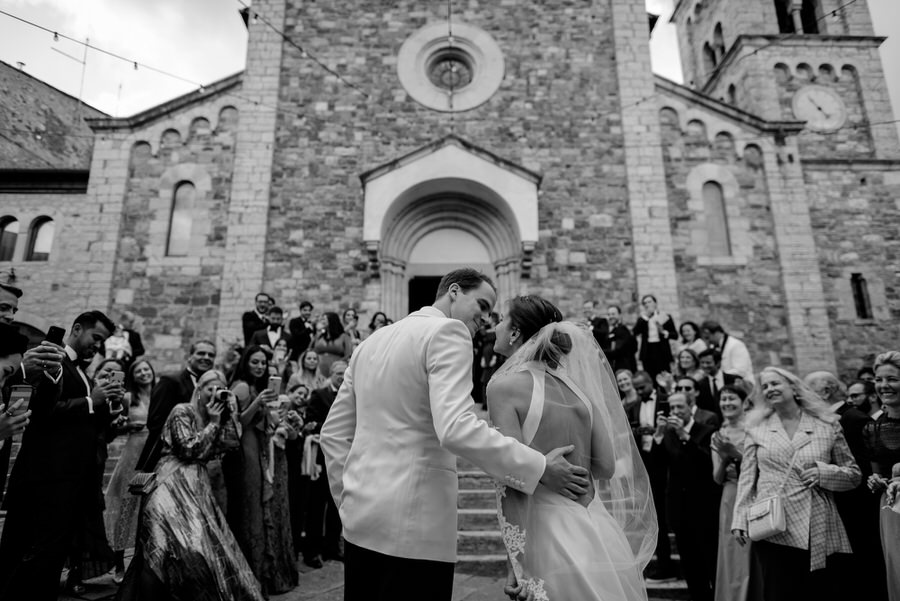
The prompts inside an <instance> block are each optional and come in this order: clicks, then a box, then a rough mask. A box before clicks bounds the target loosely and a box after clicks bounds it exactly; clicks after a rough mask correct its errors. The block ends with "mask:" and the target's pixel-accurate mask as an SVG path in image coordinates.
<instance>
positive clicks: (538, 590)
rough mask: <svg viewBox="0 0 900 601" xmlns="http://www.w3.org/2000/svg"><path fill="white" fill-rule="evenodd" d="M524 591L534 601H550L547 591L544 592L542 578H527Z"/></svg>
mask: <svg viewBox="0 0 900 601" xmlns="http://www.w3.org/2000/svg"><path fill="white" fill-rule="evenodd" d="M525 590H526V591H528V592H530V593H531V594H532V595H533V597H532V598H533V599H534V601H550V597H548V596H547V591H545V590H544V579H543V578H528V579H527V580H525Z"/></svg>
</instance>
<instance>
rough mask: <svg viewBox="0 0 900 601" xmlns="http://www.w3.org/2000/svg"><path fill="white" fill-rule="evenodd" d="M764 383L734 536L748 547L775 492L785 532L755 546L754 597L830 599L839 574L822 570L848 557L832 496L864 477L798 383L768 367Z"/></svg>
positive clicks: (750, 423) (830, 420) (747, 448)
mask: <svg viewBox="0 0 900 601" xmlns="http://www.w3.org/2000/svg"><path fill="white" fill-rule="evenodd" d="M759 381H760V387H759V398H758V399H757V401H756V408H755V409H754V410H753V411H751V412H750V414H749V415H748V417H747V437H746V439H745V442H744V458H743V461H742V465H741V475H740V479H739V480H738V489H737V500H736V503H735V509H734V519H733V520H732V525H731V528H732V534H733V535H734V536H735V538H736V539H737V540H738V542H739V543H740V544H746V543H747V541H748V536H747V531H748V512H749V509H750V506H751V505H753V503H754V502H755V501H757V500H761V499H764V498H766V497H769V496H772V495H775V494H780V496H781V499H782V504H783V507H784V515H785V521H786V525H787V529H786V530H785V531H784V532H783V533H780V534H775V535H773V536H771V537H769V538H768V539H766V540H762V541H754V543H753V545H752V546H751V551H750V552H751V555H752V556H753V558H754V563H755V565H756V566H758V571H755V573H752V574H751V580H750V596H751V597H753V596H755V595H756V594H758V593H759V592H761V595H762V598H763V599H765V600H766V601H782V600H785V601H786V600H789V599H816V600H817V601H822V600H824V599H832V598H834V597H835V594H836V592H837V591H838V586H837V577H838V576H839V570H835V569H829V570H825V565H826V558H828V557H829V556H830V555H834V554H835V553H850V552H851V549H850V542H849V540H848V539H847V532H846V531H845V530H844V524H843V523H842V522H841V518H840V516H839V515H838V512H837V508H836V506H835V504H834V498H833V493H834V492H840V491H845V490H851V489H853V488H855V487H856V486H857V485H858V484H859V481H860V479H861V478H862V474H861V473H860V470H859V467H858V466H857V465H856V462H855V461H854V459H853V455H852V454H851V453H850V449H849V447H848V446H847V441H846V440H844V435H843V433H842V431H841V427H840V425H839V424H838V423H837V420H838V417H837V415H835V414H834V413H833V412H832V411H831V409H830V408H829V407H828V405H826V404H825V402H824V401H822V399H821V398H819V397H818V396H817V395H816V394H815V393H814V392H813V391H812V390H810V389H809V388H808V387H807V386H806V385H805V384H804V383H803V382H802V381H801V380H800V379H799V378H797V377H796V376H795V375H793V374H792V373H790V372H788V371H785V370H783V369H781V368H778V367H767V368H765V369H764V370H763V371H762V373H761V374H760V378H759ZM782 483H784V486H783V488H782ZM828 563H829V564H830V563H831V562H830V561H829V562H828Z"/></svg>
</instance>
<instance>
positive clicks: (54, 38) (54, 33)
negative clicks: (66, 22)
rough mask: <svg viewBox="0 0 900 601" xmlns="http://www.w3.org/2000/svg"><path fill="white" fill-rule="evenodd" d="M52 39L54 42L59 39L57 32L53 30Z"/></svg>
mask: <svg viewBox="0 0 900 601" xmlns="http://www.w3.org/2000/svg"><path fill="white" fill-rule="evenodd" d="M53 41H54V42H58V41H59V34H58V33H56V32H55V31H54V32H53Z"/></svg>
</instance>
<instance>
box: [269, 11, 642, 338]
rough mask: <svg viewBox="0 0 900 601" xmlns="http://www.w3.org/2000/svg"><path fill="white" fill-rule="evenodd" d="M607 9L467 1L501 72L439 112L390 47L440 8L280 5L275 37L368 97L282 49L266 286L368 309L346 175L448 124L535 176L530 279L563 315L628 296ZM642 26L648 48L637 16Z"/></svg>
mask: <svg viewBox="0 0 900 601" xmlns="http://www.w3.org/2000/svg"><path fill="white" fill-rule="evenodd" d="M619 4H623V3H619ZM641 12H642V11H641ZM611 17H612V14H611V10H610V7H609V4H608V3H603V2H601V3H596V2H593V3H592V2H586V1H576V2H569V3H566V5H565V6H562V5H560V4H556V3H553V4H552V5H548V3H540V4H538V3H533V4H526V5H522V4H516V5H512V4H503V3H483V2H472V3H469V4H467V5H466V8H465V10H462V9H460V10H458V13H457V14H456V15H455V17H454V18H456V19H459V20H462V21H465V22H467V23H470V24H473V25H477V26H479V27H482V28H484V29H486V30H487V31H489V33H490V34H491V35H492V36H493V37H494V38H495V39H496V41H497V42H498V43H499V45H500V47H501V48H502V49H503V52H504V54H505V61H506V75H505V79H504V81H503V83H502V85H501V87H500V90H499V91H498V92H497V93H496V95H495V96H494V97H493V98H491V99H490V100H489V101H488V102H486V103H485V104H484V105H482V106H480V107H478V108H475V109H473V110H470V111H467V112H464V113H460V114H456V115H454V116H452V117H451V116H450V115H449V114H446V113H438V112H435V111H432V110H428V109H426V108H424V107H422V106H420V105H418V104H417V103H416V102H414V101H413V100H411V99H410V98H409V97H408V96H407V94H406V93H405V91H404V89H403V88H402V87H401V85H400V83H399V80H398V77H397V72H396V56H397V50H398V48H399V47H400V45H401V44H402V43H403V41H404V40H405V39H406V38H407V37H408V36H409V35H410V34H412V33H413V32H414V31H416V30H417V29H418V28H420V27H421V26H423V25H425V24H428V23H433V22H442V21H446V18H447V16H446V11H445V7H444V6H443V5H442V6H440V7H438V6H434V7H430V8H427V7H424V6H423V5H422V4H421V3H417V2H412V1H405V2H398V3H395V4H393V5H390V6H386V5H385V4H384V3H383V2H353V3H346V2H344V3H340V2H339V3H328V4H312V3H299V2H297V3H292V4H291V5H290V6H288V8H287V13H286V17H285V26H286V28H287V29H286V33H287V34H288V35H289V36H290V37H292V38H294V39H297V40H303V43H304V45H305V47H306V48H307V49H308V50H309V52H310V53H312V54H313V55H315V56H316V57H317V58H318V59H319V60H321V61H322V62H324V63H325V64H326V65H328V66H329V67H331V68H333V69H335V70H336V71H338V72H339V73H341V74H342V75H343V76H344V77H345V78H347V79H348V80H349V81H351V82H353V84H354V85H356V86H358V87H359V88H361V89H362V90H365V91H366V93H368V94H369V95H370V97H369V98H366V97H364V96H363V95H361V94H359V93H357V92H355V91H354V90H352V89H350V88H348V87H347V86H345V85H343V84H342V83H341V82H340V81H338V80H337V79H336V78H335V77H333V76H329V75H328V74H326V73H325V72H324V71H323V70H321V69H320V68H319V67H317V66H316V65H314V64H313V63H312V62H311V61H310V60H308V59H306V58H305V57H303V56H302V55H301V53H300V52H299V51H298V50H297V49H296V48H293V47H291V46H288V45H285V46H284V48H283V61H282V64H281V91H280V98H279V107H280V111H279V116H278V127H277V134H276V140H277V143H276V146H275V154H274V166H273V170H272V182H271V206H270V208H269V215H268V222H269V225H268V238H267V241H266V265H265V274H264V278H263V280H264V281H265V282H266V284H267V286H268V287H269V288H270V291H271V292H272V293H274V294H275V296H276V297H278V298H279V299H296V298H298V297H306V298H309V299H310V300H312V302H313V303H314V304H316V306H317V310H327V309H332V308H338V307H346V306H349V305H354V306H355V305H360V304H363V303H364V304H366V306H370V307H371V306H377V305H375V303H377V302H378V301H377V297H378V295H379V292H378V282H377V280H375V279H373V278H372V276H371V275H370V272H369V271H368V270H367V260H366V256H365V249H364V246H363V244H362V239H361V238H362V236H361V226H362V217H363V202H364V199H363V197H362V194H361V188H360V182H359V176H360V174H362V173H364V172H365V171H367V170H369V169H372V168H374V167H376V166H378V165H381V164H383V163H385V162H387V161H389V160H391V159H394V158H397V157H400V156H402V155H404V154H406V153H408V152H411V151H413V150H415V149H418V148H420V147H422V146H424V145H426V144H428V143H430V142H433V141H435V140H437V139H440V138H441V137H443V136H445V135H447V134H449V133H451V132H453V133H456V134H457V135H459V136H460V137H462V138H463V139H467V140H470V141H471V142H473V143H474V144H477V145H479V146H482V147H483V148H485V149H486V150H488V151H490V152H493V153H496V154H497V155H499V156H500V157H502V158H504V159H507V160H510V161H513V162H515V163H517V164H520V165H522V166H524V167H526V168H528V169H532V170H535V171H538V172H540V173H541V174H542V175H543V176H544V179H543V182H542V185H541V196H540V207H539V219H540V228H541V232H540V240H539V242H538V245H537V248H536V250H535V252H534V269H533V276H534V277H533V279H532V280H530V281H523V285H524V286H525V287H527V289H528V290H530V291H532V292H536V293H539V294H544V295H547V296H548V297H550V298H554V299H556V300H558V301H559V302H560V303H561V304H562V305H563V306H564V309H565V310H567V311H570V312H574V311H575V310H576V308H577V307H578V305H579V304H580V302H581V301H582V300H583V299H586V298H600V299H608V300H614V301H618V302H622V303H623V304H630V303H633V294H634V292H635V272H634V258H633V255H632V246H631V245H632V242H631V240H632V236H631V230H632V224H631V221H630V214H629V209H628V204H627V203H628V195H629V190H628V189H627V187H626V169H625V165H624V151H625V149H624V148H623V146H625V144H623V124H622V118H621V113H620V102H621V100H620V97H619V92H618V87H619V86H618V82H617V70H616V63H615V57H616V49H615V47H614V44H613V29H612V27H613V21H612V19H611ZM641 22H642V24H643V29H642V30H641V31H640V36H642V40H641V42H642V44H643V46H644V47H645V48H646V15H645V14H643V12H642V14H641ZM375 23H377V24H378V25H377V26H375V25H374V24H375ZM617 25H618V24H617ZM347 32H353V35H349V34H347ZM635 35H637V34H635ZM355 48H362V49H365V50H364V52H355V51H354V49H355ZM647 65H648V66H647V73H648V76H649V62H648V63H647ZM651 91H652V89H651ZM392 317H399V316H392ZM363 321H365V316H364V317H363Z"/></svg>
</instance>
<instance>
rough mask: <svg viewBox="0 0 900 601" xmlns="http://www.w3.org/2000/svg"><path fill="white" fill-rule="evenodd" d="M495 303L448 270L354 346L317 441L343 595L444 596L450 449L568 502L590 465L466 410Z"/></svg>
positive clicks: (518, 485)
mask: <svg viewBox="0 0 900 601" xmlns="http://www.w3.org/2000/svg"><path fill="white" fill-rule="evenodd" d="M496 302H497V291H496V288H495V287H494V284H493V282H492V281H491V280H490V278H488V277H487V276H485V275H484V274H482V273H479V272H478V271H475V270H474V269H459V270H456V271H453V272H451V273H448V274H447V275H445V276H444V277H443V278H442V279H441V282H440V284H439V285H438V290H437V298H436V299H435V302H434V304H433V305H432V306H430V307H424V308H422V309H420V310H419V311H416V312H414V313H412V314H410V315H408V316H407V317H405V318H403V319H401V320H400V321H398V322H397V323H395V324H393V325H390V326H387V327H384V328H381V329H379V330H377V331H376V332H375V333H374V334H372V335H371V336H369V337H368V338H367V339H366V340H364V341H362V343H361V344H360V345H359V346H358V347H357V348H356V350H355V351H354V353H353V356H352V357H351V359H350V366H349V368H348V369H347V372H346V373H345V375H344V383H343V385H342V386H341V388H340V390H339V391H338V394H337V397H336V398H335V401H334V404H333V405H332V407H331V411H330V412H329V413H328V418H327V419H326V420H325V425H324V426H323V427H322V434H321V445H322V451H323V452H324V454H325V463H326V465H327V467H328V480H329V485H330V486H331V494H332V497H333V498H334V500H335V502H336V503H337V505H338V508H339V510H340V516H341V521H342V522H343V525H344V555H345V568H344V599H345V600H346V601H359V600H362V599H365V600H366V601H388V600H390V601H413V600H416V601H417V600H419V599H422V598H423V596H424V597H427V598H428V599H430V600H431V601H449V599H450V598H451V596H452V593H453V568H454V564H455V562H456V531H457V512H456V502H457V486H458V479H457V473H456V461H457V456H461V457H464V458H465V459H467V460H469V461H471V462H472V463H474V464H475V465H478V466H479V467H481V468H482V469H484V470H485V471H486V472H487V473H488V474H490V475H491V476H493V477H494V478H497V479H498V480H500V481H501V482H503V483H504V484H506V485H508V486H510V487H512V488H515V489H516V490H520V491H521V492H523V493H526V494H532V493H533V492H534V490H535V488H536V487H537V485H538V482H541V483H543V484H544V485H545V486H546V487H547V488H549V489H550V490H552V491H554V492H557V493H559V494H562V495H564V496H566V497H567V498H569V499H575V498H577V495H579V494H583V493H584V492H586V490H587V488H586V486H587V484H588V480H587V478H586V476H587V470H585V469H583V468H579V467H576V466H574V465H572V464H570V463H569V462H568V461H566V460H565V458H564V457H563V453H567V452H571V451H572V449H573V448H574V447H572V446H567V447H562V448H559V449H554V450H553V451H551V452H550V453H548V454H547V456H544V455H542V454H541V453H540V452H538V451H536V450H534V449H532V448H530V447H528V446H526V445H524V444H522V443H520V442H519V441H517V440H516V439H515V438H512V437H507V436H504V435H503V434H501V433H500V432H499V431H497V430H495V429H493V428H491V427H490V426H489V425H488V424H487V422H485V421H484V420H481V419H479V418H478V417H477V416H476V415H475V414H474V413H473V411H472V408H473V401H472V396H471V391H472V354H473V351H472V337H473V336H474V334H475V331H476V330H477V329H478V328H479V327H480V326H481V324H482V322H483V321H484V320H485V319H488V317H489V315H490V312H491V309H492V308H493V306H494V304H495V303H496Z"/></svg>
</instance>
